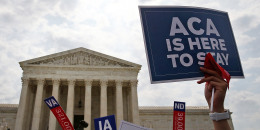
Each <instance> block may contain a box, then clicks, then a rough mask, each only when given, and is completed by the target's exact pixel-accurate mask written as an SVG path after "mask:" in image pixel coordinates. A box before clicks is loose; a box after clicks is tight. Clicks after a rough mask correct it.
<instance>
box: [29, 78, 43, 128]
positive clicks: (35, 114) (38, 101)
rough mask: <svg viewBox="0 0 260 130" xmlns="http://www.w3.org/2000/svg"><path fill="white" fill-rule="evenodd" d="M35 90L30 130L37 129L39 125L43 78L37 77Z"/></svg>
mask: <svg viewBox="0 0 260 130" xmlns="http://www.w3.org/2000/svg"><path fill="white" fill-rule="evenodd" d="M37 80H38V81H37V82H38V83H37V91H36V96H35V103H34V110H33V118H32V130H38V129H39V126H40V119H41V111H42V103H43V99H42V96H43V87H44V82H45V80H44V79H37Z"/></svg>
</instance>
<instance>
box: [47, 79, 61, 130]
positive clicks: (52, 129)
mask: <svg viewBox="0 0 260 130" xmlns="http://www.w3.org/2000/svg"><path fill="white" fill-rule="evenodd" d="M59 87H60V80H59V79H53V80H52V96H54V97H55V99H56V100H57V101H59ZM56 123H57V120H56V118H55V116H54V115H53V113H52V112H50V119H49V129H50V130H55V129H56Z"/></svg>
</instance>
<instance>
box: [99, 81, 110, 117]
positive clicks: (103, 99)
mask: <svg viewBox="0 0 260 130" xmlns="http://www.w3.org/2000/svg"><path fill="white" fill-rule="evenodd" d="M107 83H108V81H107V80H101V81H100V88H101V91H100V117H104V116H107Z"/></svg>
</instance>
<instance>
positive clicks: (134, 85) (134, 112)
mask: <svg viewBox="0 0 260 130" xmlns="http://www.w3.org/2000/svg"><path fill="white" fill-rule="evenodd" d="M137 82H138V81H137V80H132V81H130V84H131V102H132V108H131V109H132V119H133V123H134V124H136V125H139V124H140V122H139V108H138V97H137Z"/></svg>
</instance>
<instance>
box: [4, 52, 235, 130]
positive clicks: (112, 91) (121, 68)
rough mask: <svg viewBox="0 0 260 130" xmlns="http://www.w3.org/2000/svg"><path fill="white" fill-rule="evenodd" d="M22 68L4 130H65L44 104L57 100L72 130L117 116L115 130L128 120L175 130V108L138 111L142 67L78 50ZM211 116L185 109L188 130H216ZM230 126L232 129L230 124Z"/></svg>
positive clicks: (6, 108)
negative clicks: (16, 99)
mask: <svg viewBox="0 0 260 130" xmlns="http://www.w3.org/2000/svg"><path fill="white" fill-rule="evenodd" d="M20 66H21V68H22V70H23V76H22V91H21V96H20V102H19V105H16V104H0V126H1V121H2V120H3V119H4V120H5V122H8V124H9V128H11V130H13V129H15V130H61V127H60V126H59V124H58V123H57V121H56V118H55V117H54V115H53V114H52V113H51V112H50V110H49V108H48V107H47V105H46V104H45V103H44V102H43V100H44V99H45V98H47V97H50V96H54V97H55V98H56V99H57V101H58V102H59V104H60V105H61V106H62V108H63V109H64V111H65V112H66V114H67V116H68V118H69V119H70V121H71V122H72V124H73V125H74V127H77V126H78V123H79V121H80V120H85V121H86V122H88V123H89V126H88V128H86V130H94V119H95V118H99V117H103V116H107V115H115V117H116V124H117V127H118V126H119V125H120V121H121V120H125V121H128V122H132V123H134V124H137V125H141V126H144V127H148V128H153V129H154V130H171V129H172V114H173V110H172V107H160V106H157V107H139V106H138V96H137V86H138V80H137V76H138V73H139V71H140V69H141V65H138V64H135V63H132V62H128V61H125V60H122V59H118V58H115V57H111V56H108V55H105V54H102V53H99V52H95V51H91V50H88V49H86V48H76V49H72V50H68V51H64V52H60V53H56V54H51V55H47V56H43V57H39V58H35V59H31V60H26V61H22V62H20ZM139 87H142V86H139ZM162 96H163V95H162ZM208 113H209V110H208V108H207V107H191V106H188V107H186V126H185V127H186V129H198V130H210V129H212V130H213V124H212V122H211V120H210V119H209V117H208ZM2 122H3V121H2ZM229 123H230V124H231V127H232V128H233V124H232V119H230V120H229ZM2 124H3V123H2ZM1 128H3V127H0V129H1Z"/></svg>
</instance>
